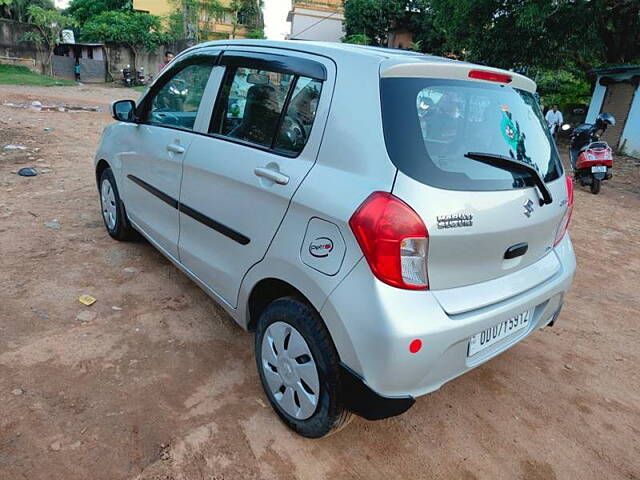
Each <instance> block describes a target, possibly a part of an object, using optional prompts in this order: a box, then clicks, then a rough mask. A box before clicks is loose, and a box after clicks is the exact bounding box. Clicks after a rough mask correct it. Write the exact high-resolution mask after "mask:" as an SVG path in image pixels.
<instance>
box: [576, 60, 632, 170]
mask: <svg viewBox="0 0 640 480" xmlns="http://www.w3.org/2000/svg"><path fill="white" fill-rule="evenodd" d="M638 74H640V71H638V70H635V71H634V70H631V71H628V72H625V73H605V74H601V75H598V78H597V80H596V85H595V88H594V90H593V95H592V96H591V103H590V104H589V111H588V112H587V119H586V122H587V123H593V122H595V121H596V117H597V116H598V114H599V113H600V111H601V110H602V104H603V102H604V98H605V94H606V92H607V87H606V86H605V85H600V79H601V78H602V77H608V78H612V79H614V80H615V81H619V82H620V81H625V80H629V79H631V77H633V76H634V75H638ZM624 121H625V119H623V118H616V122H624ZM619 145H620V147H621V151H620V152H621V153H623V154H625V155H629V156H631V157H636V158H640V86H638V87H636V91H635V94H634V96H633V100H632V101H631V108H630V109H629V114H628V117H627V119H626V124H625V127H624V130H623V131H622V135H621V136H620V143H619Z"/></svg>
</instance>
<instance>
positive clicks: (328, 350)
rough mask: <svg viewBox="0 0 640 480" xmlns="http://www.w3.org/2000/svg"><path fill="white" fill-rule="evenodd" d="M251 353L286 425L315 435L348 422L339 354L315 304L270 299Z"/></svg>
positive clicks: (304, 434)
mask: <svg viewBox="0 0 640 480" xmlns="http://www.w3.org/2000/svg"><path fill="white" fill-rule="evenodd" d="M255 352H256V363H257V367H258V374H259V375H260V380H261V382H262V387H263V388H264V391H265V393H266V395H267V397H268V399H269V402H270V403H271V406H272V407H273V409H274V410H275V411H276V413H277V414H278V415H279V416H280V418H281V419H282V421H283V422H284V423H285V424H286V425H287V426H288V427H289V428H291V429H293V430H295V431H296V432H297V433H299V434H300V435H303V436H305V437H310V438H319V437H324V436H326V435H329V434H331V433H334V432H336V431H338V430H340V429H341V428H343V427H344V426H346V425H347V424H348V423H349V421H350V420H351V418H352V414H351V413H350V412H349V411H348V410H346V409H345V408H344V405H343V403H342V400H341V391H340V383H339V363H338V353H337V352H336V349H335V346H334V345H333V342H332V340H331V337H330V336H329V332H328V331H327V329H326V327H325V326H324V324H323V322H322V319H321V318H320V317H319V315H318V314H317V312H316V311H315V310H314V309H313V307H311V306H309V305H307V304H306V303H304V302H301V301H300V300H298V299H297V298H294V297H285V298H280V299H278V300H275V301H274V302H272V303H271V304H270V305H269V306H268V307H267V308H266V309H265V311H264V312H263V313H262V315H261V316H260V319H259V320H258V324H257V328H256V340H255Z"/></svg>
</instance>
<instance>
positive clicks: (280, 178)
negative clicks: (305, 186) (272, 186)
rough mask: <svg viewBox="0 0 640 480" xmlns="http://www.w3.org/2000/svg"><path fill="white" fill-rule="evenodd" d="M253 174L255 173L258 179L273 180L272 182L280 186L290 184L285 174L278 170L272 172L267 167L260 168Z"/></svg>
mask: <svg viewBox="0 0 640 480" xmlns="http://www.w3.org/2000/svg"><path fill="white" fill-rule="evenodd" d="M253 173H255V174H256V175H257V176H258V177H262V178H266V179H268V180H271V181H272V182H276V183H277V184H278V185H286V184H287V183H289V177H288V176H287V175H285V174H284V173H280V172H278V171H276V170H271V169H270V168H266V167H258V168H256V169H255V170H254V171H253Z"/></svg>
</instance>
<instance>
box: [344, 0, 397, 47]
mask: <svg viewBox="0 0 640 480" xmlns="http://www.w3.org/2000/svg"><path fill="white" fill-rule="evenodd" d="M407 3H408V2H407V0H345V2H344V21H345V33H346V38H347V39H351V41H352V42H353V41H354V40H355V41H356V42H362V41H364V40H365V38H366V39H368V40H367V41H368V43H369V44H371V45H378V46H385V47H386V46H387V43H388V40H389V34H390V33H391V32H392V31H393V30H394V29H396V28H397V27H398V25H399V24H400V23H402V21H403V20H404V19H405V18H406V17H407V14H408V12H407Z"/></svg>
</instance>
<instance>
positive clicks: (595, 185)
mask: <svg viewBox="0 0 640 480" xmlns="http://www.w3.org/2000/svg"><path fill="white" fill-rule="evenodd" d="M600 183H601V181H600V180H599V179H597V178H594V179H592V180H591V193H593V194H594V195H597V194H598V193H600Z"/></svg>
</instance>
